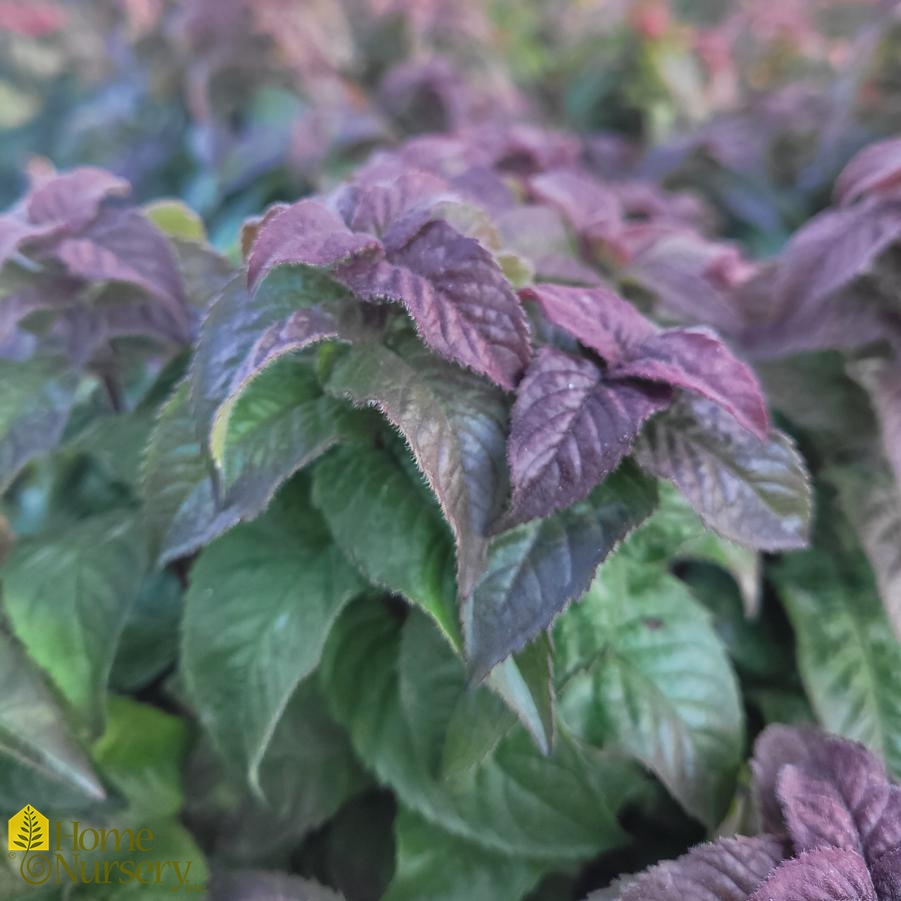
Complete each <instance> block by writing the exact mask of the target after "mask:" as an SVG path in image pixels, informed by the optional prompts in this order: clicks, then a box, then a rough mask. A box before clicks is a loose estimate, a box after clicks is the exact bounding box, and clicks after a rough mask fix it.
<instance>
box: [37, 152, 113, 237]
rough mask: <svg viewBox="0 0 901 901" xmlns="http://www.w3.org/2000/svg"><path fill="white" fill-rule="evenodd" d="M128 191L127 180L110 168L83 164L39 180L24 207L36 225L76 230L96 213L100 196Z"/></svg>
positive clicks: (104, 198) (100, 201) (87, 222)
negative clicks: (98, 167)
mask: <svg viewBox="0 0 901 901" xmlns="http://www.w3.org/2000/svg"><path fill="white" fill-rule="evenodd" d="M130 192H131V186H130V185H129V184H128V182H127V181H125V180H124V179H122V178H119V177H118V176H117V175H113V174H112V172H106V171H105V170H103V169H97V168H95V167H93V166H84V167H81V168H78V169H73V170H72V171H70V172H63V173H61V174H60V175H54V176H51V177H50V178H48V179H47V180H46V181H43V182H41V183H40V184H39V185H38V186H37V187H36V188H34V189H33V190H32V191H31V193H30V194H29V195H28V198H27V200H26V203H25V209H26V210H27V212H28V218H29V219H30V220H31V221H32V222H34V223H36V224H38V225H48V224H52V225H59V226H63V227H64V228H65V230H66V231H68V232H77V231H80V230H81V229H82V228H84V227H85V226H86V225H88V224H89V223H90V222H91V221H92V220H93V219H94V218H95V217H96V215H97V213H98V211H99V210H100V205H101V203H102V202H103V201H104V200H106V199H107V198H108V197H122V196H125V195H127V194H129V193H130Z"/></svg>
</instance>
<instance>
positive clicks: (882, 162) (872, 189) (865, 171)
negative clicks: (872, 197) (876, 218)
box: [834, 138, 901, 206]
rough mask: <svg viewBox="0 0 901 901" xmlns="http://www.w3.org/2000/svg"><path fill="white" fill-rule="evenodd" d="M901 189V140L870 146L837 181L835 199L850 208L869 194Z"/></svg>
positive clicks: (848, 165) (891, 140)
mask: <svg viewBox="0 0 901 901" xmlns="http://www.w3.org/2000/svg"><path fill="white" fill-rule="evenodd" d="M899 185H901V140H898V139H897V138H889V139H888V140H886V141H874V142H873V143H872V144H868V145H867V146H866V147H864V149H863V150H861V151H860V152H859V153H857V154H855V155H854V156H853V157H852V158H851V161H850V162H849V163H848V164H847V165H846V166H845V168H844V169H842V171H841V173H840V174H839V176H838V178H837V179H836V180H835V190H834V194H835V199H836V200H837V201H838V202H839V203H840V204H841V205H842V206H847V205H848V204H849V203H853V202H854V201H855V200H857V199H858V198H859V197H862V196H863V195H865V194H878V193H883V192H888V191H891V190H893V189H894V188H897V187H898V186H899Z"/></svg>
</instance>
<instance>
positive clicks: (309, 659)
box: [182, 482, 363, 790]
mask: <svg viewBox="0 0 901 901" xmlns="http://www.w3.org/2000/svg"><path fill="white" fill-rule="evenodd" d="M362 587H363V586H362V583H361V582H360V580H359V578H358V577H357V575H356V573H355V572H354V570H353V568H352V567H351V566H350V564H349V563H348V562H347V560H346V558H345V557H344V556H343V554H342V553H341V552H340V551H339V550H338V548H336V547H335V546H334V545H333V544H332V542H331V537H330V536H329V534H328V531H327V529H326V527H325V523H324V522H323V521H322V519H321V517H320V516H319V514H318V513H317V512H316V510H315V509H314V508H313V507H312V505H311V503H310V501H309V496H308V491H307V490H306V484H305V483H302V482H301V483H298V484H293V485H291V486H290V487H289V489H287V490H286V492H285V494H283V495H282V496H281V497H280V498H279V501H278V502H277V503H276V504H275V505H274V506H273V508H272V509H271V510H270V511H269V512H268V513H267V514H266V515H265V516H264V517H262V518H261V519H259V520H258V521H257V522H256V523H253V524H251V525H245V526H241V527H240V528H238V529H235V530H234V531H233V532H231V533H230V534H228V535H226V536H225V537H223V538H221V539H220V540H219V541H217V542H215V543H214V544H211V545H210V546H209V547H207V548H206V549H205V550H204V551H203V552H202V553H201V555H200V557H199V558H198V560H197V562H196V564H195V565H194V568H193V570H192V573H191V586H190V588H189V590H188V595H187V604H186V609H185V618H184V643H183V658H182V659H183V663H182V666H183V669H184V675H185V678H186V683H187V687H188V691H189V694H190V696H191V698H192V699H193V701H194V703H195V704H196V707H197V711H198V714H199V716H200V719H201V722H202V723H203V725H204V726H205V728H206V729H207V730H208V731H209V733H210V735H211V736H212V738H213V740H214V742H215V743H216V745H217V747H218V748H219V750H220V752H221V753H222V754H223V756H224V757H225V758H226V759H227V760H230V761H232V762H233V763H234V764H235V765H236V766H237V767H240V768H243V769H244V770H245V771H246V772H247V774H248V778H249V779H250V781H251V784H252V785H253V786H254V787H255V788H256V789H257V790H261V789H260V762H261V761H262V759H263V755H264V753H265V751H266V747H267V746H268V744H269V742H270V740H271V739H272V734H273V732H274V730H275V728H276V726H277V725H278V722H279V718H280V717H281V715H282V713H283V711H284V709H285V705H286V704H287V703H288V700H289V698H290V697H291V695H292V693H293V692H294V690H295V689H296V687H297V685H298V683H299V682H300V681H301V680H302V679H303V678H305V677H306V676H307V675H309V674H310V673H311V672H312V671H313V669H315V667H316V665H317V663H318V662H319V657H320V654H321V653H322V647H323V644H324V643H325V639H326V637H327V635H328V633H329V630H330V629H331V627H332V623H333V622H334V621H335V618H336V617H337V615H338V613H339V612H340V610H341V608H342V607H343V606H344V604H346V603H347V601H348V600H350V598H351V597H353V596H354V595H355V594H357V593H359V592H360V590H361V589H362Z"/></svg>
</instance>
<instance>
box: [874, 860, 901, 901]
mask: <svg viewBox="0 0 901 901" xmlns="http://www.w3.org/2000/svg"><path fill="white" fill-rule="evenodd" d="M870 875H871V876H872V877H873V885H875V886H876V894H877V895H878V897H879V901H901V847H898V848H894V849H893V850H891V851H886V852H885V854H883V855H882V857H880V858H879V860H877V861H876V863H875V864H873V866H872V867H870Z"/></svg>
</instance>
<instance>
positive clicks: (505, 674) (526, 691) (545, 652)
mask: <svg viewBox="0 0 901 901" xmlns="http://www.w3.org/2000/svg"><path fill="white" fill-rule="evenodd" d="M485 684H486V685H487V686H488V687H489V688H490V689H491V690H492V691H493V692H494V693H495V694H497V695H498V696H499V697H501V698H503V699H504V701H505V703H506V704H507V706H508V707H509V708H510V710H512V711H513V713H515V714H516V716H517V718H518V719H519V721H520V722H521V723H522V724H523V726H525V727H526V730H527V731H528V732H529V734H530V735H531V736H532V738H533V739H535V742H536V744H537V745H538V748H539V750H541V752H542V753H544V754H547V753H549V752H550V750H551V747H552V746H553V744H554V724H555V711H554V702H555V695H554V661H553V649H552V647H551V641H550V638H549V637H548V636H547V634H545V633H542V634H541V635H539V636H538V637H537V638H536V639H535V640H534V641H532V642H531V643H530V644H528V645H526V647H525V648H523V649H522V650H521V651H520V652H519V653H517V654H513V655H512V656H510V657H508V658H507V659H506V660H504V661H503V662H502V663H499V664H498V665H497V666H496V667H495V668H494V669H493V670H492V671H491V672H490V673H489V675H488V678H487V680H486V682H485Z"/></svg>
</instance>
